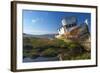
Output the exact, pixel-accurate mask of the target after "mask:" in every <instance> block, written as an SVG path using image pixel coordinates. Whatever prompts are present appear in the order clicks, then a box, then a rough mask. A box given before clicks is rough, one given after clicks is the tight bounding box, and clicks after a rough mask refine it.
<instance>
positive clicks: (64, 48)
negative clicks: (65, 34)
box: [23, 37, 91, 60]
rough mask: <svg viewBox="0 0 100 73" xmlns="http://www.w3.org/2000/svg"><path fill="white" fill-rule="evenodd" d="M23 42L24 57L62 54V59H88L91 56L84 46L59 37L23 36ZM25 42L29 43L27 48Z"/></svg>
mask: <svg viewBox="0 0 100 73" xmlns="http://www.w3.org/2000/svg"><path fill="white" fill-rule="evenodd" d="M23 42H24V45H23V46H24V48H23V56H24V57H30V58H36V57H38V56H44V57H57V56H58V55H59V54H62V58H63V60H79V59H90V57H91V55H90V52H87V51H85V49H84V48H83V47H84V46H82V45H81V44H79V43H78V42H75V41H69V42H68V41H67V42H66V41H64V40H60V39H53V40H50V39H40V38H25V37H24V39H23ZM27 44H28V45H29V44H30V45H31V47H29V49H27V48H25V47H26V45H27Z"/></svg>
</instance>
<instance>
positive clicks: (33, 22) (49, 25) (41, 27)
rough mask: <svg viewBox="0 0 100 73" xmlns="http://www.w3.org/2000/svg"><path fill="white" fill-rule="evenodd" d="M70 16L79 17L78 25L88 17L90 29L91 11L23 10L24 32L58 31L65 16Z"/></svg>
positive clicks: (48, 32) (35, 33) (46, 32)
mask: <svg viewBox="0 0 100 73" xmlns="http://www.w3.org/2000/svg"><path fill="white" fill-rule="evenodd" d="M70 16H75V17H76V18H77V24H78V25H80V24H82V23H84V21H85V20H86V19H87V20H88V27H89V30H90V27H91V14H90V13H79V12H78V13H77V12H58V11H57V12H56V11H37V10H23V13H22V20H23V23H22V24H23V33H27V34H33V35H43V34H55V33H58V29H59V28H60V27H61V26H62V24H61V20H62V19H63V18H64V17H70Z"/></svg>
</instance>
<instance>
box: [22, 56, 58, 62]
mask: <svg viewBox="0 0 100 73" xmlns="http://www.w3.org/2000/svg"><path fill="white" fill-rule="evenodd" d="M58 60H59V59H58V58H57V57H49V58H47V57H37V58H35V59H32V58H24V59H23V62H43V61H58Z"/></svg>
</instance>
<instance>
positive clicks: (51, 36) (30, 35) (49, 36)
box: [23, 33, 57, 39]
mask: <svg viewBox="0 0 100 73" xmlns="http://www.w3.org/2000/svg"><path fill="white" fill-rule="evenodd" d="M55 35H57V34H43V35H32V34H26V33H23V37H36V38H48V39H53V38H55Z"/></svg>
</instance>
